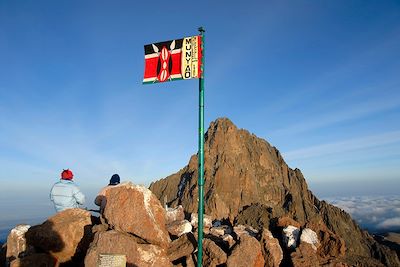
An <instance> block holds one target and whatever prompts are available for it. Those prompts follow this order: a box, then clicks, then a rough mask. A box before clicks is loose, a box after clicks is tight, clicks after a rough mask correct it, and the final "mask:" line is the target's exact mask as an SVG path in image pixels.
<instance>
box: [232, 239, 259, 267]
mask: <svg viewBox="0 0 400 267" xmlns="http://www.w3.org/2000/svg"><path fill="white" fill-rule="evenodd" d="M264 264H265V261H264V257H263V254H262V251H261V245H260V243H259V242H258V240H257V239H255V238H254V237H252V236H250V235H242V236H241V237H240V240H239V243H238V244H237V245H236V246H235V247H234V248H233V251H232V254H231V255H230V256H229V257H228V261H227V267H264Z"/></svg>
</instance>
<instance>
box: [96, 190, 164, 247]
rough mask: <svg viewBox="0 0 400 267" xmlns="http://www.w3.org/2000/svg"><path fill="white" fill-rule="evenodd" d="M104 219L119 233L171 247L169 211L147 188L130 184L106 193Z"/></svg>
mask: <svg viewBox="0 0 400 267" xmlns="http://www.w3.org/2000/svg"><path fill="white" fill-rule="evenodd" d="M105 198H106V201H107V204H106V206H105V208H104V213H103V216H104V218H105V220H106V222H107V223H108V224H109V225H110V226H111V227H112V228H113V229H116V230H119V231H121V232H126V233H131V234H133V235H135V236H138V237H140V238H142V239H143V240H145V241H146V242H148V243H150V244H156V245H160V246H162V247H164V248H167V247H168V244H169V242H170V238H169V235H168V231H167V229H166V226H165V224H166V219H165V216H166V215H165V209H164V208H163V206H162V205H161V203H160V201H159V200H158V199H157V197H156V196H155V195H154V194H153V193H152V192H151V191H150V190H149V189H147V188H145V187H143V186H139V185H134V184H132V183H130V182H128V183H122V184H120V185H117V186H114V187H112V188H110V189H109V190H107V191H106V195H105Z"/></svg>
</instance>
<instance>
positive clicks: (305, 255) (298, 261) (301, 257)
mask: <svg viewBox="0 0 400 267" xmlns="http://www.w3.org/2000/svg"><path fill="white" fill-rule="evenodd" d="M290 257H291V259H292V263H293V267H318V266H320V263H319V258H318V256H317V253H316V251H315V249H314V248H313V247H312V245H311V244H309V243H300V245H299V247H297V248H296V251H295V252H292V253H291V254H290Z"/></svg>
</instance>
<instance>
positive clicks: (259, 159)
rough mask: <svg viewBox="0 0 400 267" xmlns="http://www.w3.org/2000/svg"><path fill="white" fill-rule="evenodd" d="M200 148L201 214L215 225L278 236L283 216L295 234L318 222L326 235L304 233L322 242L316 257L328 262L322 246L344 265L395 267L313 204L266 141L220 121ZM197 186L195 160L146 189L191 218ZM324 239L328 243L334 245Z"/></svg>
mask: <svg viewBox="0 0 400 267" xmlns="http://www.w3.org/2000/svg"><path fill="white" fill-rule="evenodd" d="M204 148H205V173H204V175H205V185H204V195H205V197H204V200H205V202H204V205H205V213H206V214H208V215H210V216H211V217H212V218H213V219H214V220H224V219H227V220H229V221H230V222H231V223H232V224H247V225H249V226H252V227H254V228H257V229H258V230H261V229H262V228H264V227H267V228H269V229H270V230H271V231H272V232H273V233H274V232H275V233H277V234H279V229H276V228H275V227H278V228H279V226H278V225H277V221H276V220H277V219H278V218H280V217H283V216H285V217H287V218H289V219H292V220H294V221H296V222H297V223H298V225H293V224H290V225H293V226H296V227H297V228H299V229H301V228H303V227H304V225H306V224H307V223H309V222H310V221H312V220H320V221H321V223H322V224H323V225H325V226H326V227H327V229H326V230H328V231H326V230H324V231H322V232H318V231H317V229H315V228H312V227H309V228H310V229H312V230H313V231H315V232H316V233H317V235H318V237H319V238H320V239H321V246H320V247H321V248H320V249H319V250H320V251H318V252H317V253H318V254H319V255H321V254H326V255H327V257H328V258H329V257H330V256H331V254H332V253H329V252H328V251H324V248H323V247H324V244H327V246H328V247H333V248H337V249H338V250H336V251H335V252H334V254H338V255H342V252H343V248H346V251H345V253H346V259H347V260H348V261H351V258H354V259H358V260H359V261H361V262H362V261H363V259H369V258H375V259H377V260H378V261H380V262H389V263H390V264H392V265H393V266H397V265H400V262H399V260H398V257H397V255H396V254H395V253H394V252H391V251H389V252H388V251H387V250H386V249H384V248H382V246H380V245H379V244H376V242H375V241H374V240H373V239H372V238H371V237H370V236H369V235H368V234H367V233H365V232H363V231H362V230H361V229H360V227H359V226H358V225H357V224H356V223H355V222H354V221H353V220H352V218H351V217H350V215H349V214H347V213H346V212H344V211H343V210H341V209H339V208H337V207H335V206H333V205H330V204H328V203H326V202H325V201H320V200H318V199H317V198H316V197H315V196H314V195H313V194H312V192H311V191H310V190H309V189H308V186H307V183H306V181H305V179H304V177H303V174H302V173H301V171H300V170H299V169H291V168H289V167H288V165H287V164H286V163H285V161H284V159H283V158H282V156H281V154H280V152H279V151H278V150H277V149H276V148H275V147H273V146H271V145H270V144H269V143H268V142H266V141H265V140H263V139H260V138H258V137H256V136H255V135H254V134H251V133H249V132H248V131H247V130H243V129H238V128H237V127H236V126H235V125H234V124H233V123H232V122H231V121H230V120H229V119H226V118H222V119H217V120H216V121H214V122H212V123H211V124H210V127H209V128H208V131H207V133H206V135H205V145H204ZM197 180H198V160H197V155H193V156H192V157H191V158H190V160H189V163H188V165H187V166H185V167H184V168H183V169H181V170H180V171H179V172H177V173H175V174H172V175H170V176H168V177H166V178H164V179H161V180H159V181H157V182H154V183H152V184H151V185H150V189H151V190H152V191H153V192H154V194H155V195H157V197H158V198H159V199H163V200H164V199H167V202H168V205H169V206H171V207H176V206H177V205H182V206H183V208H184V209H185V211H186V212H189V213H193V212H196V211H197V209H198V206H197V196H198V187H197ZM251 214H256V215H251ZM280 229H282V228H280ZM319 234H323V236H321V237H320V236H319ZM327 237H333V239H334V240H333V242H330V241H328V239H327ZM342 241H343V244H342V243H341V242H342ZM327 250H328V249H327ZM360 259H361V260H360Z"/></svg>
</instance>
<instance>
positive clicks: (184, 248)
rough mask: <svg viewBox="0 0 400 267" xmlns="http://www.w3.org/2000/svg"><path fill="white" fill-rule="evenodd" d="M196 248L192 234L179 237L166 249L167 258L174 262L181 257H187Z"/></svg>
mask: <svg viewBox="0 0 400 267" xmlns="http://www.w3.org/2000/svg"><path fill="white" fill-rule="evenodd" d="M196 247H197V241H196V239H195V237H194V235H193V234H192V233H187V234H184V235H182V236H180V237H179V238H178V239H176V240H174V241H172V242H171V244H170V246H169V248H168V257H169V258H170V260H171V261H176V260H178V259H180V258H183V257H189V256H191V254H192V253H193V252H194V250H195V248H196Z"/></svg>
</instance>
